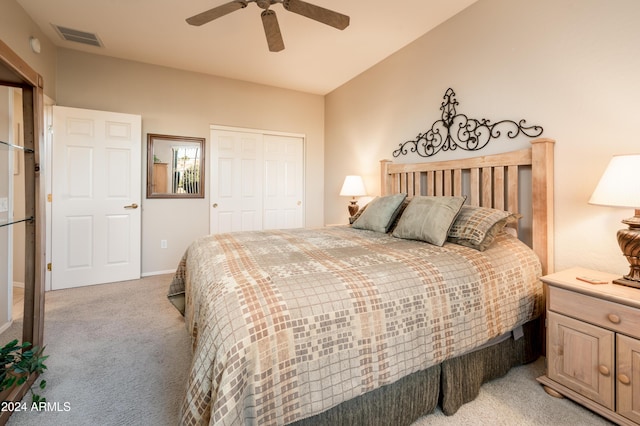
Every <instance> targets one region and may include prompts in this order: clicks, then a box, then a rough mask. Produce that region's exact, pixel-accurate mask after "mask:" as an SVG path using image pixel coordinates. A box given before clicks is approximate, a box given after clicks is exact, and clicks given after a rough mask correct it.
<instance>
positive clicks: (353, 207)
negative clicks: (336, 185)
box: [348, 200, 360, 216]
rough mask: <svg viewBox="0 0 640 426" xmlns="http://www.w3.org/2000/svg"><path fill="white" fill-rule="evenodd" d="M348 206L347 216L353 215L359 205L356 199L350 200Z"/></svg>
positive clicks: (358, 208)
mask: <svg viewBox="0 0 640 426" xmlns="http://www.w3.org/2000/svg"><path fill="white" fill-rule="evenodd" d="M348 208H349V216H355V215H356V213H358V210H360V206H359V205H358V201H357V200H351V204H349V206H348Z"/></svg>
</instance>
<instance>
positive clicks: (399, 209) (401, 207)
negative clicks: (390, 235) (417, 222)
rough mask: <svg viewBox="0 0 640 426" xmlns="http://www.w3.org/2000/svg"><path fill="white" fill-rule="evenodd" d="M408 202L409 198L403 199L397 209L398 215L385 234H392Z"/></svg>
mask: <svg viewBox="0 0 640 426" xmlns="http://www.w3.org/2000/svg"><path fill="white" fill-rule="evenodd" d="M410 202H411V198H409V197H407V198H405V199H404V200H403V201H402V204H400V207H399V208H398V214H397V215H396V218H395V219H394V220H393V222H392V223H391V226H389V230H388V231H387V232H393V231H394V230H395V229H396V226H398V222H399V221H400V218H401V217H402V213H404V210H405V209H406V208H407V206H408V205H409V203H410Z"/></svg>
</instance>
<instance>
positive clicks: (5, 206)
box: [0, 197, 9, 213]
mask: <svg viewBox="0 0 640 426" xmlns="http://www.w3.org/2000/svg"><path fill="white" fill-rule="evenodd" d="M6 211H9V199H8V198H6V197H5V198H0V213H4V212H6Z"/></svg>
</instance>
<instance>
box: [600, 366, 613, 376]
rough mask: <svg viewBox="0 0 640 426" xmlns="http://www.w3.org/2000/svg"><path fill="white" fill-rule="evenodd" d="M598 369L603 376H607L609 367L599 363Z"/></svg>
mask: <svg viewBox="0 0 640 426" xmlns="http://www.w3.org/2000/svg"><path fill="white" fill-rule="evenodd" d="M598 371H600V374H602V375H603V376H605V377H609V373H610V371H609V369H608V368H607V366H605V365H599V366H598Z"/></svg>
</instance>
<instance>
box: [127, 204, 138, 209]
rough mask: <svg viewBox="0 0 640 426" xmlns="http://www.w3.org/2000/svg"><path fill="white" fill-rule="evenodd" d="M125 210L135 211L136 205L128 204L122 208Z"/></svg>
mask: <svg viewBox="0 0 640 426" xmlns="http://www.w3.org/2000/svg"><path fill="white" fill-rule="evenodd" d="M124 208H125V209H137V208H138V205H137V204H136V203H133V204H130V205H128V206H124Z"/></svg>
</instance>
